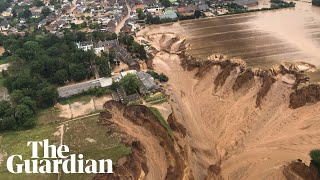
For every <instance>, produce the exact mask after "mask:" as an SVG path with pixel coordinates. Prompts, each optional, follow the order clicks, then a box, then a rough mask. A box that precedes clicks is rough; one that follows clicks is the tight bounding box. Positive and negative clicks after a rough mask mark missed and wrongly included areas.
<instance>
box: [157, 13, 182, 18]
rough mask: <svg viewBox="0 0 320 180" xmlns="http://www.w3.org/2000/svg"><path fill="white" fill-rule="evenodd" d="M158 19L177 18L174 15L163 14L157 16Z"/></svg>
mask: <svg viewBox="0 0 320 180" xmlns="http://www.w3.org/2000/svg"><path fill="white" fill-rule="evenodd" d="M159 18H160V19H177V18H178V16H177V14H176V13H171V14H163V15H160V16H159Z"/></svg>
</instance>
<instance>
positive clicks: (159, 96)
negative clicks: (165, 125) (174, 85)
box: [145, 92, 167, 102]
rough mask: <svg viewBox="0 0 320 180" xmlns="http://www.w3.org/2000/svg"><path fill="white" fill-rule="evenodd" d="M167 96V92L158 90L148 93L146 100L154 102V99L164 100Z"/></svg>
mask: <svg viewBox="0 0 320 180" xmlns="http://www.w3.org/2000/svg"><path fill="white" fill-rule="evenodd" d="M166 98H167V96H166V95H165V94H163V93H162V92H157V93H155V94H151V95H147V96H146V97H145V101H146V102H152V101H159V100H163V99H166Z"/></svg>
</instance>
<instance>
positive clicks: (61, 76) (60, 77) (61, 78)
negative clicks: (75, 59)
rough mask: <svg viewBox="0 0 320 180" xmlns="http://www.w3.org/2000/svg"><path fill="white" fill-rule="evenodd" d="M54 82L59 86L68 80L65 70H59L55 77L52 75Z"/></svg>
mask: <svg viewBox="0 0 320 180" xmlns="http://www.w3.org/2000/svg"><path fill="white" fill-rule="evenodd" d="M53 79H54V80H53V81H54V82H55V83H57V84H59V85H63V84H64V83H65V82H66V81H68V80H69V74H68V71H67V70H66V69H61V70H58V71H57V72H56V73H55V75H54V78H53Z"/></svg>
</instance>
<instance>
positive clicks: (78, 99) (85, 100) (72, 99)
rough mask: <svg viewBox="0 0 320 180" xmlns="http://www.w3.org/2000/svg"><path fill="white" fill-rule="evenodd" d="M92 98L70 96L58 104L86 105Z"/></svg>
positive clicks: (87, 96)
mask: <svg viewBox="0 0 320 180" xmlns="http://www.w3.org/2000/svg"><path fill="white" fill-rule="evenodd" d="M91 99H92V96H89V95H79V96H71V97H69V98H67V99H64V100H61V101H60V102H59V103H60V104H64V105H65V104H72V103H74V102H81V103H83V104H86V103H88V102H89V101H91Z"/></svg>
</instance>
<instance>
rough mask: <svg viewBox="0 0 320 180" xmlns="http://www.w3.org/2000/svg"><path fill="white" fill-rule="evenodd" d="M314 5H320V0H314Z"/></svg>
mask: <svg viewBox="0 0 320 180" xmlns="http://www.w3.org/2000/svg"><path fill="white" fill-rule="evenodd" d="M312 5H315V6H320V0H312Z"/></svg>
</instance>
